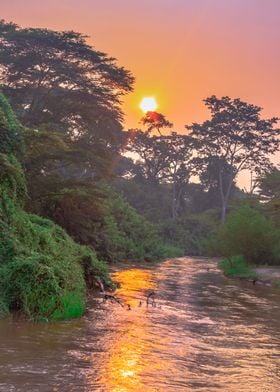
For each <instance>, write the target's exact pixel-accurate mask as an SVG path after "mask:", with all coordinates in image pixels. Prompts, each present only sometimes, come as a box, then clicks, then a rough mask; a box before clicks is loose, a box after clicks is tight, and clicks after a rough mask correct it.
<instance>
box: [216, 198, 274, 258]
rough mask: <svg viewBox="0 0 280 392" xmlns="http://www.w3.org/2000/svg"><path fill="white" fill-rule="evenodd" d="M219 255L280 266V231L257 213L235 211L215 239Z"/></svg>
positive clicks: (246, 210)
mask: <svg viewBox="0 0 280 392" xmlns="http://www.w3.org/2000/svg"><path fill="white" fill-rule="evenodd" d="M214 242H215V247H216V251H217V252H218V253H217V254H218V255H224V256H227V257H232V256H234V255H242V256H243V257H244V258H245V260H247V261H248V262H250V263H255V264H266V263H267V264H273V263H279V262H280V258H279V255H280V252H279V243H280V230H279V229H277V228H276V227H275V226H274V225H273V223H272V222H271V221H270V220H268V219H267V218H266V217H265V216H264V215H263V214H261V213H260V212H259V211H257V210H256V209H253V208H251V207H249V206H247V205H244V206H242V207H240V208H239V209H237V210H236V211H233V212H232V213H231V214H230V215H229V216H228V219H227V221H226V223H225V225H223V226H222V227H220V229H219V230H218V233H217V236H216V238H215V241H214Z"/></svg>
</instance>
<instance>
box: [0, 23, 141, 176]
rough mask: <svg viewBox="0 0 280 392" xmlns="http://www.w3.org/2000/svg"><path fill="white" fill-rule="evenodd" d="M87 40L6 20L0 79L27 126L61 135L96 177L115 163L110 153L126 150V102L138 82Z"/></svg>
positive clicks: (0, 30) (0, 27) (1, 28)
mask: <svg viewBox="0 0 280 392" xmlns="http://www.w3.org/2000/svg"><path fill="white" fill-rule="evenodd" d="M86 38H87V37H86V36H83V35H82V34H80V33H76V32H73V31H62V32H57V31H52V30H47V29H34V28H20V27H19V26H17V25H15V24H12V23H6V22H4V21H3V20H2V21H0V40H1V46H0V78H1V86H2V89H3V91H4V92H5V94H6V95H7V96H8V98H9V100H10V102H11V104H12V106H13V108H14V109H15V111H16V113H17V115H18V117H19V119H20V121H21V122H22V123H23V124H24V125H25V126H28V127H31V128H36V129H41V128H43V129H44V130H45V131H47V132H55V133H56V134H59V135H60V136H61V137H62V138H63V141H64V142H66V143H68V144H69V145H70V147H71V150H72V151H73V152H74V154H73V159H74V160H75V154H77V153H78V151H79V152H80V153H79V166H80V171H82V170H85V169H86V168H87V171H91V173H96V172H98V170H99V168H100V167H101V166H102V164H103V163H104V161H105V164H107V165H108V163H109V164H110V161H111V159H112V158H111V159H108V152H110V153H111V155H112V156H114V155H115V154H116V153H117V152H118V151H119V150H120V148H121V146H122V143H123V135H122V125H121V121H122V111H121V109H120V102H121V98H122V96H123V95H124V94H125V93H127V92H129V91H131V89H132V84H133V77H132V76H131V74H130V73H129V72H128V71H126V70H125V69H124V68H122V67H119V66H118V65H117V64H116V60H115V59H113V58H111V57H109V56H107V55H106V54H105V53H102V52H99V51H97V50H95V49H93V48H92V47H90V46H89V45H88V44H87V43H86ZM68 160H69V154H68ZM68 160H67V162H66V165H67V166H68V163H69V162H68ZM62 163H63V161H62V162H61V166H62ZM75 165H76V168H77V167H78V161H77V160H76V163H75Z"/></svg>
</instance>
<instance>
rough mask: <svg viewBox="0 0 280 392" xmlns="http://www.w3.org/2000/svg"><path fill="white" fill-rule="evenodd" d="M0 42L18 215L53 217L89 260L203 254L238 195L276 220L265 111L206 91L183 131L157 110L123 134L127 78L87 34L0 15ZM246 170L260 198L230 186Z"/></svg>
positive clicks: (275, 139)
mask: <svg viewBox="0 0 280 392" xmlns="http://www.w3.org/2000/svg"><path fill="white" fill-rule="evenodd" d="M0 40H1V45H0V80H1V82H0V83H1V84H0V88H1V92H2V93H3V95H1V97H2V98H1V102H0V104H1V108H2V109H1V110H2V111H3V110H4V112H3V113H4V114H3V116H2V117H1V123H0V128H1V141H0V149H1V152H3V154H4V155H5V156H3V157H2V158H3V160H4V161H5V162H6V166H5V169H4V166H3V168H2V166H1V178H2V179H3V180H2V181H5V184H6V183H7V181H6V177H5V176H6V174H4V173H6V172H5V170H6V169H7V159H14V158H11V156H14V157H15V159H16V160H17V162H18V163H16V166H17V165H20V167H21V168H22V170H23V172H24V178H25V180H24V187H25V188H26V189H27V192H26V197H24V198H21V202H20V203H21V204H20V205H21V208H22V209H24V211H26V213H27V214H33V216H38V215H39V216H41V217H43V218H44V219H50V220H52V221H53V222H55V223H56V224H57V225H59V226H60V227H62V228H63V229H64V230H65V231H66V232H67V233H68V235H70V237H71V238H72V239H73V240H74V241H76V242H77V243H79V244H80V245H82V246H84V245H86V246H89V247H90V249H91V251H92V252H96V253H95V254H96V256H95V257H96V259H97V261H98V260H105V261H111V262H116V261H120V260H122V261H129V260H133V261H138V260H139V261H142V260H147V261H149V260H150V261H153V260H157V259H162V258H166V257H171V256H178V255H183V254H206V253H207V252H210V249H214V245H213V243H214V237H215V235H217V232H218V230H219V228H220V222H221V223H222V226H225V225H226V224H227V219H226V215H227V213H228V212H229V213H230V214H231V213H232V212H234V209H238V208H239V206H240V205H241V204H244V203H247V204H249V205H250V208H254V209H258V210H260V211H261V212H260V213H261V214H264V215H265V216H266V218H265V219H268V220H269V222H272V224H273V225H276V226H277V219H276V218H275V216H276V217H277V216H279V212H278V211H279V204H277V203H279V193H277V192H278V190H277V189H278V188H277V187H279V170H278V169H277V167H274V166H273V165H272V163H271V161H270V157H271V155H273V154H274V153H275V152H276V151H278V150H279V128H278V127H277V122H278V118H276V117H275V118H270V119H264V118H263V117H262V113H261V108H260V107H258V106H255V105H252V104H249V103H246V102H243V101H242V100H241V99H232V98H230V97H222V98H218V97H216V96H211V97H209V98H207V99H206V100H205V101H204V103H205V105H206V106H207V108H208V109H209V111H210V119H209V120H207V121H204V122H203V123H201V124H197V123H193V124H191V125H188V126H186V130H185V132H184V133H178V132H175V130H174V129H173V125H172V123H171V122H170V121H169V120H167V119H166V118H165V116H164V115H163V114H161V113H156V112H148V113H147V114H146V115H145V117H144V118H143V119H142V121H141V124H142V129H133V130H129V131H125V130H124V129H123V117H124V114H123V112H122V109H121V103H122V97H123V96H124V95H125V94H128V93H129V92H130V91H132V89H133V84H134V77H133V75H132V74H131V73H130V72H129V71H128V70H126V69H125V68H123V67H121V66H119V65H118V63H117V60H116V59H114V58H112V57H110V56H108V55H107V54H106V53H103V52H100V51H98V50H96V49H95V48H93V47H91V46H90V45H88V43H87V37H86V36H84V35H82V34H80V33H76V32H73V31H62V32H57V31H52V30H48V29H38V28H21V27H20V26H17V25H16V24H14V23H7V22H5V21H3V20H2V21H0ZM4 96H5V97H7V99H8V101H9V103H10V105H11V106H9V104H8V103H6V98H5V97H4ZM3 108H4V109H3ZM13 112H15V115H16V116H14V115H13ZM9 113H11V115H9ZM11 118H12V119H15V118H17V120H13V121H18V124H20V125H19V126H16V127H14V126H11V124H10V121H11V120H10V119H11ZM11 141H12V144H11ZM17 144H18V145H19V146H20V148H15V146H16V145H17ZM10 145H12V146H13V149H14V150H13V151H12V150H11V151H10V150H9V146H10ZM7 157H8V158H7ZM130 157H132V158H130ZM244 170H247V171H250V172H251V173H254V175H255V176H256V178H257V182H256V187H257V189H258V190H259V195H258V197H259V196H260V195H261V197H262V200H261V202H260V201H259V200H258V198H257V196H256V193H255V192H252V193H251V194H249V195H248V194H246V193H245V192H244V191H242V190H241V189H239V188H238V185H237V178H238V175H239V173H240V172H242V171H244ZM12 171H13V170H12ZM9 184H10V185H9V186H10V187H11V189H13V186H14V185H13V184H14V182H13V181H11V182H10V183H9ZM5 194H6V193H5ZM2 198H4V193H2ZM264 206H265V209H266V211H265V212H264ZM2 208H4V206H2ZM3 211H4V210H3ZM277 214H278V215H277ZM1 219H2V220H3V219H4V218H1ZM5 219H7V221H5V225H6V224H8V225H9V224H10V225H12V224H13V223H11V222H12V221H11V220H10V223H9V219H8V218H7V216H6V218H5ZM5 219H4V220H5ZM4 220H3V222H4ZM23 222H24V221H22V224H24V223H23ZM14 224H15V223H14ZM3 233H4V232H3V231H2V234H3ZM3 235H4V234H3ZM63 235H64V234H63ZM67 238H68V237H67ZM210 238H211V239H212V240H211V241H212V243H211V244H209V241H210V240H209V239H210ZM15 241H16V240H15ZM211 241H210V242H211ZM5 249H6V248H5ZM3 252H4V251H3ZM5 252H6V250H5ZM63 252H66V254H67V250H66V249H65V248H63ZM83 252H84V251H83ZM215 252H219V250H217V247H216V250H215ZM224 253H226V252H225V251H224ZM3 254H4V253H3ZM5 254H6V253H5ZM5 257H6V256H5ZM90 257H93V256H90ZM98 262H99V261H98ZM83 263H85V262H83ZM93 264H94V263H93ZM38 265H40V263H39V264H38V263H37V264H36V266H37V267H38ZM94 265H95V264H94ZM84 266H85V264H84ZM37 267H36V268H37ZM99 267H100V265H99ZM99 267H98V268H99ZM52 268H55V267H54V266H52ZM92 268H93V269H92V270H91V271H97V272H96V273H97V274H98V270H99V269H98V268H97V270H96V269H94V268H95V267H94V266H93V267H92ZM100 268H101V269H102V268H103V267H100ZM85 271H88V269H86V270H85ZM102 271H103V270H102ZM104 271H105V270H104ZM85 274H86V276H88V275H87V274H88V272H85ZM99 275H100V273H99ZM101 275H102V276H103V278H104V279H105V280H106V279H107V278H106V272H102V274H101ZM90 276H91V277H90V278H88V279H89V280H90V281H92V279H93V277H94V273H93V272H92V273H91V275H90ZM40 279H41V278H40ZM66 279H67V278H66ZM2 287H3V284H2Z"/></svg>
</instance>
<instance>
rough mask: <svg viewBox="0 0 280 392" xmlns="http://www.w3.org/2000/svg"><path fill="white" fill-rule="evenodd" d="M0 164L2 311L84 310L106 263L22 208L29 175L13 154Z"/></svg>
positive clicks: (45, 315)
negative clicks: (87, 292) (88, 292)
mask: <svg viewBox="0 0 280 392" xmlns="http://www.w3.org/2000/svg"><path fill="white" fill-rule="evenodd" d="M4 110H6V107H4ZM8 113H9V111H8ZM5 124H6V125H7V124H8V121H7V122H6V123H5ZM6 125H5V126H6ZM10 129H11V132H12V130H13V128H12V125H11V128H10ZM0 131H1V124H0ZM0 168H1V172H0V174H1V175H0V298H1V302H0V314H1V315H5V314H6V313H7V312H8V311H11V310H19V311H21V312H23V313H24V314H26V315H27V316H28V317H30V318H33V319H42V320H54V319H63V318H70V317H77V316H79V315H81V314H82V313H83V312H84V309H85V296H86V285H87V286H88V287H89V288H90V287H93V285H94V279H95V278H96V277H99V278H100V279H101V280H103V281H104V283H110V281H109V278H108V272H107V269H106V267H105V265H104V264H103V263H101V262H100V261H99V260H97V258H96V255H95V253H94V252H93V251H92V250H90V249H89V248H87V247H85V246H80V245H78V244H76V243H75V242H74V241H73V240H72V239H71V238H70V237H69V236H68V235H67V234H66V233H65V231H64V230H63V229H62V228H61V227H59V226H57V225H55V224H54V223H53V222H51V221H49V220H47V219H44V218H41V217H39V216H36V215H32V214H28V213H27V212H25V211H24V210H23V209H22V204H23V201H24V198H25V197H26V189H25V178H24V174H23V172H22V169H21V167H20V165H19V163H18V161H17V159H16V158H15V156H14V155H13V154H12V153H10V152H9V154H4V153H1V155H0Z"/></svg>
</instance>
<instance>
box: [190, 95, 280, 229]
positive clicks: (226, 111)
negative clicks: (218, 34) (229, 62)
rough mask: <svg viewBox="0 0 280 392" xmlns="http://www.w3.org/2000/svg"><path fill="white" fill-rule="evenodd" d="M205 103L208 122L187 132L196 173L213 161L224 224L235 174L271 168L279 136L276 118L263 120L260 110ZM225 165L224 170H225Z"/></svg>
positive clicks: (224, 101) (235, 103)
mask: <svg viewBox="0 0 280 392" xmlns="http://www.w3.org/2000/svg"><path fill="white" fill-rule="evenodd" d="M204 102H205V104H206V106H207V107H208V109H209V110H210V112H211V119H210V120H207V121H205V122H204V123H202V124H197V123H193V124H192V125H190V126H187V127H186V128H187V129H188V130H189V131H190V137H191V138H192V146H193V149H194V153H195V159H194V163H195V165H196V168H197V171H198V172H200V173H201V171H202V170H203V168H204V167H205V161H206V160H209V159H210V158H211V159H215V160H216V163H217V166H218V167H217V172H218V183H219V192H220V200H221V221H222V222H224V221H225V217H226V211H227V206H228V201H229V197H230V193H231V190H232V187H233V185H234V181H235V180H236V178H237V176H238V174H239V173H240V172H241V171H243V170H251V171H254V172H256V173H260V172H262V171H263V170H268V168H269V167H270V166H271V163H270V160H269V155H270V154H273V153H275V152H276V151H277V150H278V149H279V145H280V140H279V134H280V132H279V129H278V128H276V127H275V126H276V124H277V122H278V118H276V117H273V118H271V119H262V118H261V108H260V107H258V106H254V105H251V104H248V103H246V102H243V101H241V100H240V99H231V98H229V97H222V98H220V99H219V98H217V97H216V96H212V97H210V98H207V99H206V100H205V101H204ZM225 164H226V165H227V170H224V168H225ZM225 176H226V177H227V180H226V181H225Z"/></svg>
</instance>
